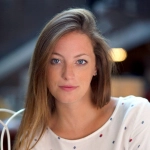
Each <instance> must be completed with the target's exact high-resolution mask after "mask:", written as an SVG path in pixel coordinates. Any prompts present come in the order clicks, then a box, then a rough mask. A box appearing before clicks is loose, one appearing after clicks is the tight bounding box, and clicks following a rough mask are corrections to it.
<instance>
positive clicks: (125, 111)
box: [114, 96, 150, 124]
mask: <svg viewBox="0 0 150 150" xmlns="http://www.w3.org/2000/svg"><path fill="white" fill-rule="evenodd" d="M114 99H116V101H117V106H116V109H115V112H114V115H115V116H116V117H117V118H119V119H121V120H122V121H128V123H129V122H130V123H131V121H132V122H135V121H137V120H140V119H141V118H143V119H144V118H145V120H149V117H148V116H149V115H150V103H149V101H148V100H147V99H145V98H142V97H136V96H127V97H119V98H114ZM148 122H149V124H150V121H148Z"/></svg>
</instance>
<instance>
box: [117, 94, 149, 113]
mask: <svg viewBox="0 0 150 150" xmlns="http://www.w3.org/2000/svg"><path fill="white" fill-rule="evenodd" d="M119 101H120V103H119V104H120V105H124V106H125V108H126V109H130V110H134V111H136V110H138V111H139V110H142V111H148V112H150V103H149V101H148V100H147V99H145V98H143V97H136V96H127V97H120V98H119Z"/></svg>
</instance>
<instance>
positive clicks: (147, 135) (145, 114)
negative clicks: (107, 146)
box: [129, 99, 150, 150]
mask: <svg viewBox="0 0 150 150" xmlns="http://www.w3.org/2000/svg"><path fill="white" fill-rule="evenodd" d="M134 119H135V123H134V126H133V132H132V134H131V137H130V139H129V150H150V103H149V102H148V101H147V100H146V99H143V102H142V103H141V104H140V105H139V107H137V110H136V117H135V118H134Z"/></svg>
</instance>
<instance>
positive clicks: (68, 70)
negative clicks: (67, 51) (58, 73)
mask: <svg viewBox="0 0 150 150" xmlns="http://www.w3.org/2000/svg"><path fill="white" fill-rule="evenodd" d="M62 78H64V79H65V80H70V79H73V78H74V68H73V66H72V65H69V64H65V66H64V67H63V70H62Z"/></svg>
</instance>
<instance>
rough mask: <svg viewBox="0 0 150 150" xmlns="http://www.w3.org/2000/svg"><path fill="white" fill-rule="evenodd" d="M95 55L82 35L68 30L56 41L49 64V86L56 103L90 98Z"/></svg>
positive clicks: (85, 36) (85, 37)
mask: <svg viewBox="0 0 150 150" xmlns="http://www.w3.org/2000/svg"><path fill="white" fill-rule="evenodd" d="M95 72H96V70H95V55H94V53H93V47H92V44H91V41H90V39H89V38H88V37H87V35H85V34H81V33H79V32H71V33H69V34H66V35H64V36H63V37H62V38H61V39H60V40H59V41H58V42H57V44H56V46H55V47H54V50H53V54H52V56H51V57H50V61H49V67H48V76H47V81H48V88H49V90H50V92H51V94H52V95H53V96H54V97H55V98H56V101H58V102H59V103H74V102H76V101H78V100H82V99H88V100H90V91H91V89H90V83H91V79H92V77H93V75H94V74H95Z"/></svg>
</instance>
